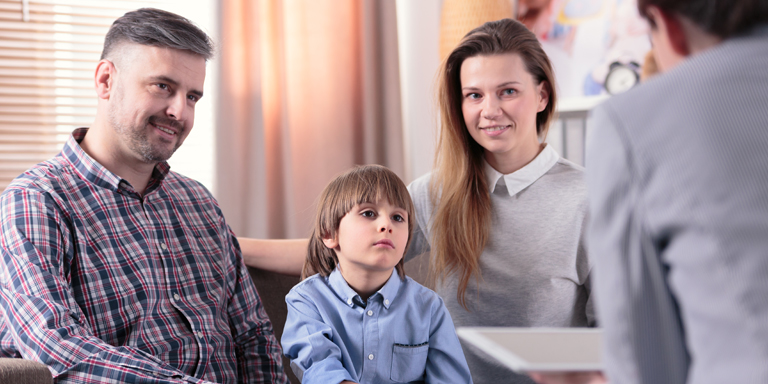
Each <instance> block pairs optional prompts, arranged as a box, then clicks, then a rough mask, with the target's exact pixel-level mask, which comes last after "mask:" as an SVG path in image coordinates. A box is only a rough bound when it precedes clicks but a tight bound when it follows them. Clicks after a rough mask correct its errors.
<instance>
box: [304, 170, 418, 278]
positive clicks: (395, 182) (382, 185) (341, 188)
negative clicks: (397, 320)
mask: <svg viewBox="0 0 768 384" xmlns="http://www.w3.org/2000/svg"><path fill="white" fill-rule="evenodd" d="M380 200H387V201H388V202H389V204H391V205H394V206H396V207H398V208H402V209H405V211H406V212H407V214H408V217H407V219H408V242H406V244H405V249H404V250H403V254H405V251H407V250H408V245H409V244H410V243H411V237H410V234H411V231H412V230H413V222H414V220H415V218H414V217H413V202H412V201H411V195H410V194H409V193H408V189H407V188H406V187H405V184H403V181H402V180H400V178H399V177H397V175H396V174H395V173H394V172H392V171H391V170H389V169H388V168H386V167H382V166H380V165H364V166H359V167H355V168H353V169H352V170H350V171H348V172H346V173H344V174H342V175H340V176H338V177H336V178H335V179H334V180H333V181H331V182H330V183H329V184H328V185H327V186H326V187H325V190H323V193H322V194H321V195H320V201H319V202H318V204H317V216H316V218H315V227H314V228H313V230H312V235H311V236H310V237H309V247H308V252H307V260H306V261H305V262H304V268H303V269H302V271H301V278H302V279H305V278H307V277H308V276H310V275H313V274H315V273H319V274H321V275H323V276H328V275H330V274H331V272H333V270H334V269H335V268H336V265H337V264H338V263H339V259H338V257H337V256H336V251H334V250H333V249H330V248H328V247H326V246H325V244H324V243H323V239H328V238H334V237H336V235H338V233H339V224H340V223H341V219H342V218H343V217H344V216H345V215H346V214H347V213H349V211H351V210H352V208H353V207H354V206H355V205H358V204H364V203H376V202H378V201H380ZM395 268H396V269H397V273H398V274H399V275H400V277H401V278H405V270H404V269H403V260H402V259H400V262H399V263H397V266H396V267H395Z"/></svg>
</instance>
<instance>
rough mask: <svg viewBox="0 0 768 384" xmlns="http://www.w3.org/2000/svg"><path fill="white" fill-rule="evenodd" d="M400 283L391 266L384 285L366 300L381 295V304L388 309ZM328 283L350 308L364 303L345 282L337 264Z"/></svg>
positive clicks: (398, 276)
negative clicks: (389, 274)
mask: <svg viewBox="0 0 768 384" xmlns="http://www.w3.org/2000/svg"><path fill="white" fill-rule="evenodd" d="M402 283H403V282H402V280H401V279H400V275H399V274H398V273H397V270H395V269H394V268H392V276H390V277H389V280H387V282H386V283H385V284H384V286H383V287H381V289H379V290H378V291H376V293H374V294H373V295H371V297H369V298H368V300H369V301H370V300H371V299H374V298H375V297H376V296H381V301H382V304H383V305H384V307H385V308H387V309H389V306H390V305H392V303H393V302H394V301H395V296H397V292H398V291H399V290H400V285H401V284H402ZM328 284H330V286H331V289H333V290H334V292H336V294H337V295H338V296H339V297H340V298H341V299H342V300H343V301H344V303H345V304H347V306H349V307H350V308H352V307H354V306H355V304H356V303H357V304H358V305H361V306H363V305H364V304H363V300H362V298H360V295H358V294H357V292H355V290H354V289H352V287H350V286H349V284H347V281H346V280H344V276H342V275H341V271H340V270H339V267H338V266H336V269H334V270H333V272H331V275H330V276H328Z"/></svg>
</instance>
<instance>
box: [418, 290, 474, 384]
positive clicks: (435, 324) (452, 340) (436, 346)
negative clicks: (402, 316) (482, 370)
mask: <svg viewBox="0 0 768 384" xmlns="http://www.w3.org/2000/svg"><path fill="white" fill-rule="evenodd" d="M435 296H436V300H433V301H432V306H433V310H432V313H433V314H432V319H431V326H430V333H429V352H428V356H427V367H426V375H425V382H427V383H431V384H435V383H472V375H471V374H470V372H469V366H467V360H466V358H465V357H464V351H463V350H462V348H461V343H459V338H458V336H456V329H455V328H454V326H453V319H451V315H450V313H448V310H447V309H446V308H445V304H443V299H442V298H440V297H439V296H437V294H435Z"/></svg>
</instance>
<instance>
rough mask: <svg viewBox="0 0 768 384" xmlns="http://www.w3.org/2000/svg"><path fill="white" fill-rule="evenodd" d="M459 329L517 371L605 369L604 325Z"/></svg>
mask: <svg viewBox="0 0 768 384" xmlns="http://www.w3.org/2000/svg"><path fill="white" fill-rule="evenodd" d="M456 333H457V334H458V335H459V337H460V338H461V339H462V340H464V341H465V342H467V343H469V344H471V345H474V346H475V347H477V348H479V349H480V350H481V351H483V352H485V353H487V354H488V355H490V356H491V357H493V358H495V359H497V360H499V361H500V362H502V363H503V364H504V365H506V366H508V367H509V368H510V369H512V370H513V371H515V372H563V371H568V372H572V371H602V370H603V364H602V344H601V343H602V331H601V330H600V329H596V328H506V327H461V328H458V329H457V330H456Z"/></svg>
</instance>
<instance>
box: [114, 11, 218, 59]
mask: <svg viewBox="0 0 768 384" xmlns="http://www.w3.org/2000/svg"><path fill="white" fill-rule="evenodd" d="M125 42H130V43H136V44H141V45H148V46H153V47H164V48H172V49H178V50H182V51H190V52H192V53H194V54H197V55H200V56H202V57H203V58H205V59H206V60H209V59H210V58H212V57H213V51H214V48H213V41H212V40H211V38H210V37H208V35H207V34H206V33H205V32H203V31H202V30H201V29H200V28H198V27H197V26H196V25H195V24H194V23H192V22H191V21H190V20H189V19H187V18H185V17H182V16H179V15H177V14H175V13H172V12H168V11H163V10H161V9H155V8H141V9H137V10H135V11H131V12H128V13H126V14H125V15H123V16H121V17H120V18H118V19H117V20H115V22H114V23H112V26H111V27H110V28H109V32H107V36H106V37H105V38H104V50H103V51H102V52H101V59H102V60H103V59H105V58H107V57H108V56H109V55H110V54H111V53H112V51H113V50H114V49H115V48H116V47H117V46H119V45H121V44H123V43H125Z"/></svg>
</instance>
